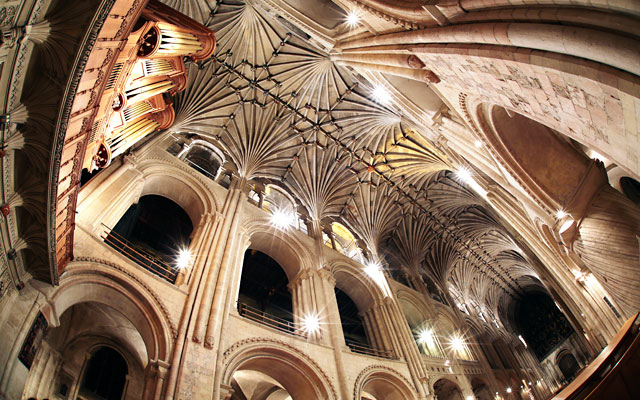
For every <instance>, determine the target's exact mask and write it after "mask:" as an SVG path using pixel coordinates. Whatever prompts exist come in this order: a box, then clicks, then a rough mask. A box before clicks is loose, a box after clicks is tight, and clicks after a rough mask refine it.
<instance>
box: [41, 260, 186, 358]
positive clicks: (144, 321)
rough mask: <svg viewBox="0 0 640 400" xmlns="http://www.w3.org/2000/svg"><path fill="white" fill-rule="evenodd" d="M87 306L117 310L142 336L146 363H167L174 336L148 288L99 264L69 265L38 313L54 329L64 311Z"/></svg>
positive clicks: (112, 267)
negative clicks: (147, 361)
mask: <svg viewBox="0 0 640 400" xmlns="http://www.w3.org/2000/svg"><path fill="white" fill-rule="evenodd" d="M88 302H94V303H99V304H103V305H106V306H109V307H111V308H114V309H116V310H118V311H119V312H120V313H122V314H123V315H124V316H125V317H126V318H127V319H128V320H129V321H130V322H131V323H132V324H133V325H134V326H135V328H136V329H137V330H138V332H139V333H140V335H141V336H142V338H143V341H144V344H145V347H146V350H147V355H148V357H149V359H150V360H165V361H166V360H168V357H169V354H170V348H171V343H172V336H173V335H175V333H176V332H175V327H174V326H173V325H172V324H171V322H170V319H169V316H168V315H167V311H166V308H165V307H164V305H163V304H162V303H161V302H160V301H159V299H158V298H157V297H156V296H155V294H154V293H153V292H152V291H151V290H150V289H149V288H148V287H146V286H145V285H144V284H142V283H141V282H140V281H139V280H137V279H135V278H134V277H132V276H130V275H128V274H126V273H125V272H124V269H121V268H119V267H117V266H116V265H115V264H114V265H105V264H102V263H100V262H99V261H93V262H74V263H71V264H70V265H69V267H68V269H67V271H66V273H65V274H64V276H63V278H62V279H61V280H60V286H58V287H57V288H55V290H54V291H53V292H52V293H51V295H50V296H49V303H48V304H47V305H45V306H44V307H43V310H42V312H43V314H44V315H45V316H47V319H48V320H49V321H50V323H51V325H53V326H57V325H58V324H59V317H60V316H61V315H62V314H63V313H64V312H65V311H66V310H67V309H69V308H70V307H72V306H74V305H76V304H80V303H88Z"/></svg>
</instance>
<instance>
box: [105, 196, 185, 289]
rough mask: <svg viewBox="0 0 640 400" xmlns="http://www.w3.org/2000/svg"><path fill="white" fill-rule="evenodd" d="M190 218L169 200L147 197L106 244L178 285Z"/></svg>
mask: <svg viewBox="0 0 640 400" xmlns="http://www.w3.org/2000/svg"><path fill="white" fill-rule="evenodd" d="M192 231H193V224H192V222H191V219H190V218H189V215H188V214H187V213H186V212H185V211H184V210H183V209H182V208H181V207H180V206H179V205H178V204H176V203H174V202H173V201H171V200H169V199H167V198H166V197H162V196H157V195H147V196H143V197H141V198H140V200H139V201H138V203H136V204H133V205H131V207H129V209H128V210H127V212H125V214H124V215H123V216H122V218H120V220H119V221H118V223H117V224H116V225H115V226H114V228H113V229H112V230H111V232H110V233H109V235H108V236H107V237H106V238H105V242H106V243H107V244H109V245H110V246H111V247H113V248H115V249H117V250H118V251H120V252H121V253H123V254H124V255H126V256H127V257H129V258H130V259H131V260H133V261H135V262H136V263H137V264H139V265H141V266H143V267H144V268H146V269H147V270H149V271H151V272H153V273H154V274H156V275H158V276H161V277H163V278H165V279H167V280H168V281H170V282H175V279H176V277H177V274H178V271H179V269H180V268H182V267H184V266H183V265H180V263H179V262H178V259H179V255H180V253H181V252H184V251H185V249H187V248H188V247H189V243H190V241H191V239H190V236H191V232H192Z"/></svg>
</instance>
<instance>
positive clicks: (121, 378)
mask: <svg viewBox="0 0 640 400" xmlns="http://www.w3.org/2000/svg"><path fill="white" fill-rule="evenodd" d="M125 309H126V307H125ZM125 313H126V311H123V312H121V311H120V310H117V309H116V308H114V307H111V306H108V305H105V304H101V303H97V302H93V301H88V302H80V303H77V304H74V305H73V306H71V307H69V308H67V309H66V310H65V311H64V312H63V314H62V315H61V316H60V318H59V322H60V325H59V326H58V327H49V329H48V331H47V333H46V335H45V336H44V339H43V341H42V343H41V345H40V348H39V350H38V352H39V353H38V356H37V357H36V361H35V362H34V364H33V365H32V367H31V369H30V371H29V375H28V378H27V382H26V384H25V391H24V395H25V396H27V397H28V396H34V397H36V398H73V399H76V398H77V399H84V400H111V399H113V400H121V399H126V400H134V399H140V398H143V397H144V394H145V368H146V367H147V366H148V363H149V359H150V355H149V353H148V349H147V343H145V337H146V335H144V334H143V333H142V332H140V331H139V330H138V327H137V326H136V325H134V323H133V322H132V321H131V320H130V319H129V318H131V316H130V315H125ZM147 370H148V369H147ZM43 388H47V389H46V391H43ZM147 389H149V390H152V389H151V387H150V386H149V387H148V388H147ZM147 394H149V393H147Z"/></svg>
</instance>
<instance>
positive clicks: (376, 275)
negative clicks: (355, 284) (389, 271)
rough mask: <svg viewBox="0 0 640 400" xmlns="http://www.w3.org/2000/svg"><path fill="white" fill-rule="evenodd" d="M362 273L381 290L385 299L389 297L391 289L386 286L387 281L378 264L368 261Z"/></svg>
mask: <svg viewBox="0 0 640 400" xmlns="http://www.w3.org/2000/svg"><path fill="white" fill-rule="evenodd" d="M364 272H365V274H367V276H369V278H371V280H373V281H374V282H375V283H376V284H377V285H378V286H379V287H380V288H381V289H382V292H383V293H384V295H385V297H389V296H391V289H390V288H389V285H388V284H387V279H386V278H385V276H384V272H382V267H381V266H380V264H378V263H377V262H375V261H369V262H367V264H366V265H365V267H364Z"/></svg>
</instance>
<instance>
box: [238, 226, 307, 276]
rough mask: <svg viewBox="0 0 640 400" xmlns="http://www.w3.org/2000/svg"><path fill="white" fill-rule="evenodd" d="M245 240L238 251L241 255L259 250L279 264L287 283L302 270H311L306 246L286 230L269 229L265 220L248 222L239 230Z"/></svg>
mask: <svg viewBox="0 0 640 400" xmlns="http://www.w3.org/2000/svg"><path fill="white" fill-rule="evenodd" d="M240 231H241V232H242V237H243V238H244V239H245V240H244V242H243V246H242V248H241V249H240V252H241V254H243V253H244V252H245V251H246V250H248V249H254V250H259V251H261V252H263V253H265V254H266V255H268V256H269V257H271V258H273V259H274V260H276V261H277V262H278V264H280V266H281V267H282V269H284V271H285V273H286V274H287V278H288V279H289V282H291V281H292V280H293V279H295V277H296V276H297V275H298V274H299V273H300V272H301V271H304V270H311V269H312V266H313V261H312V259H311V256H310V254H309V251H308V246H306V245H305V244H304V243H302V241H301V240H300V239H299V238H298V237H297V235H292V234H290V233H289V232H287V230H280V229H276V228H274V227H271V226H270V224H269V222H268V221H266V220H262V219H260V220H252V221H248V222H247V223H246V224H245V225H244V226H243V227H242V228H241V229H240Z"/></svg>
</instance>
